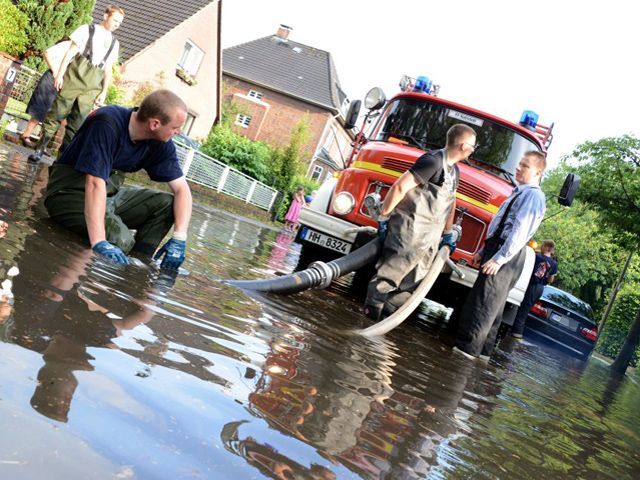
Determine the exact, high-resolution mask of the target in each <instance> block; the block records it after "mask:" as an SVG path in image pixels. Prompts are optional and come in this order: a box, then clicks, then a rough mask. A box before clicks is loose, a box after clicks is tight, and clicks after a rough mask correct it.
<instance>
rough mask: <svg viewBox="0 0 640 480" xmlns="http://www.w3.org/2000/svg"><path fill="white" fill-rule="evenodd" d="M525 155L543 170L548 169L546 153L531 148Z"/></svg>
mask: <svg viewBox="0 0 640 480" xmlns="http://www.w3.org/2000/svg"><path fill="white" fill-rule="evenodd" d="M523 156H524V157H527V158H531V159H532V160H533V161H534V162H535V164H536V166H537V167H538V168H539V169H540V171H541V172H544V171H545V170H546V169H547V157H546V156H545V155H544V153H540V152H539V151H537V150H531V151H529V152H527V153H525V154H524V155H523Z"/></svg>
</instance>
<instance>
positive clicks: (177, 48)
mask: <svg viewBox="0 0 640 480" xmlns="http://www.w3.org/2000/svg"><path fill="white" fill-rule="evenodd" d="M125 8H126V7H125ZM217 25H218V3H217V2H212V3H211V4H209V5H208V6H206V7H205V8H203V9H202V10H201V11H200V12H198V13H197V14H196V15H194V16H193V17H191V18H189V19H188V20H186V21H184V22H183V23H182V24H180V25H178V26H177V27H176V28H174V29H173V30H171V31H170V32H169V33H167V34H166V35H164V36H163V37H162V38H160V39H158V40H157V41H156V42H154V43H153V44H152V45H150V46H149V47H148V48H146V49H144V50H143V51H142V52H140V53H138V54H137V55H136V56H134V57H133V58H131V59H130V60H128V61H127V62H126V63H125V64H124V66H123V73H122V83H123V87H124V89H125V90H126V94H127V96H128V98H131V97H132V96H133V95H134V93H135V91H136V90H137V89H138V88H139V86H140V85H141V84H143V83H145V82H150V83H152V84H153V85H154V87H155V88H159V87H160V86H162V87H163V88H168V89H169V90H172V91H174V92H175V93H176V94H178V95H179V96H180V97H181V98H182V99H183V100H184V101H185V102H186V103H187V107H188V108H189V112H190V113H191V114H193V115H194V116H196V120H195V122H194V123H193V126H192V127H191V130H190V131H189V132H188V134H189V136H190V137H192V138H204V137H206V136H207V135H208V134H209V130H211V127H212V125H213V122H214V120H215V118H216V116H217V112H216V104H217V92H218V88H217V83H218V53H217V52H218V45H217V31H216V29H217ZM187 40H190V41H191V42H193V43H194V44H196V45H197V46H198V47H199V48H200V49H201V50H203V51H204V57H203V59H202V63H201V64H200V68H199V69H198V72H197V74H196V75H195V80H196V82H197V83H196V84H195V85H188V84H187V83H185V82H184V81H183V80H182V79H180V78H178V77H177V76H176V67H177V65H178V61H179V60H180V57H181V55H182V52H183V50H184V45H185V42H186V41H187ZM160 76H163V77H164V80H163V81H162V85H160V80H159V77H160ZM185 133H187V132H185Z"/></svg>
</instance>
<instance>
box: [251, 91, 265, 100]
mask: <svg viewBox="0 0 640 480" xmlns="http://www.w3.org/2000/svg"><path fill="white" fill-rule="evenodd" d="M249 98H255V99H256V100H260V99H261V98H262V93H260V92H256V91H255V90H249Z"/></svg>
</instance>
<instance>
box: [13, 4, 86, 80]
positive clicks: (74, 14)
mask: <svg viewBox="0 0 640 480" xmlns="http://www.w3.org/2000/svg"><path fill="white" fill-rule="evenodd" d="M14 3H15V5H16V7H17V8H18V9H19V10H20V11H21V12H23V13H24V14H25V15H26V16H27V17H28V23H27V25H26V28H25V34H26V36H27V42H26V48H25V50H24V53H23V54H22V56H21V58H22V59H23V60H24V61H25V64H26V65H27V66H29V67H31V68H34V69H36V70H39V71H44V70H46V69H47V65H46V62H45V61H44V59H43V58H42V53H43V52H44V51H45V50H46V49H47V48H49V47H50V46H52V45H54V44H56V43H57V42H59V41H60V40H61V39H62V38H63V37H64V36H65V35H69V34H70V33H71V32H73V31H74V30H75V29H76V28H77V27H79V26H80V25H82V24H85V23H91V12H92V11H93V8H94V6H95V0H68V1H65V0H39V1H35V0H16V1H15V2H14Z"/></svg>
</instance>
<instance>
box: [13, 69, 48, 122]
mask: <svg viewBox="0 0 640 480" xmlns="http://www.w3.org/2000/svg"><path fill="white" fill-rule="evenodd" d="M38 80H40V74H39V73H38V72H36V71H35V70H33V69H31V68H29V67H26V66H24V65H22V66H21V67H20V68H19V69H17V73H16V79H15V80H14V82H13V85H12V87H11V93H10V94H9V98H8V100H7V106H6V107H5V111H6V112H7V113H8V114H10V115H13V116H25V117H27V118H28V116H27V115H26V111H27V103H29V99H30V98H31V94H32V93H33V90H34V88H35V87H36V84H37V83H38Z"/></svg>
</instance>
